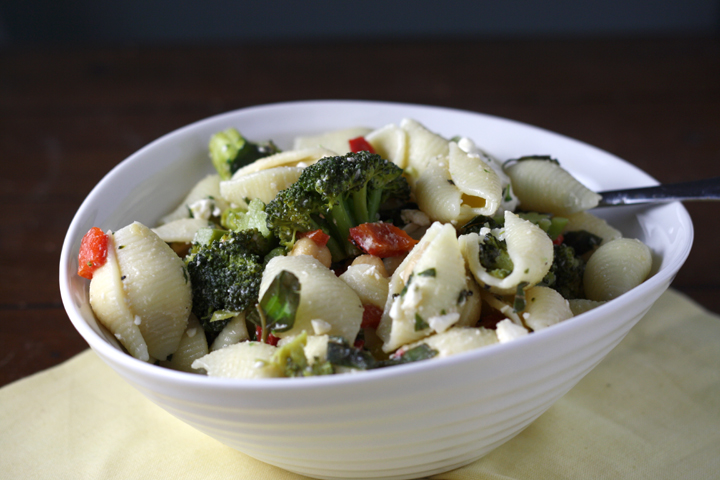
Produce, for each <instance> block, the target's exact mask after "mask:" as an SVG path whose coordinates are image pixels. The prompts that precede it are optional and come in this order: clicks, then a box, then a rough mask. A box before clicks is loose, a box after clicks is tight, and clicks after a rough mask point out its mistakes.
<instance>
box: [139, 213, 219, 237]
mask: <svg viewBox="0 0 720 480" xmlns="http://www.w3.org/2000/svg"><path fill="white" fill-rule="evenodd" d="M209 226H212V223H210V222H209V221H207V220H204V219H202V218H180V219H178V220H173V221H172V222H168V223H165V224H163V225H160V226H159V227H155V228H153V229H152V231H153V232H155V234H156V235H157V236H158V237H160V238H161V239H162V241H163V242H165V243H174V242H181V243H192V241H193V238H195V234H196V233H197V231H198V230H200V229H201V228H205V227H209Z"/></svg>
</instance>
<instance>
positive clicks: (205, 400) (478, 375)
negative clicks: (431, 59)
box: [60, 101, 693, 479]
mask: <svg viewBox="0 0 720 480" xmlns="http://www.w3.org/2000/svg"><path fill="white" fill-rule="evenodd" d="M403 117H410V118H414V119H416V120H418V121H420V122H421V123H423V124H425V125H426V126H427V127H428V128H430V129H431V130H433V131H436V132H439V133H440V134H442V135H445V136H447V137H452V136H454V135H465V136H468V137H470V138H472V139H474V140H475V142H476V143H477V144H478V145H480V146H481V147H483V148H484V149H486V150H488V151H489V152H491V153H493V154H495V155H496V156H498V157H499V158H501V159H506V158H513V157H518V156H521V155H526V154H551V155H553V156H554V157H555V158H558V159H559V160H560V162H561V164H562V165H563V166H564V167H565V168H567V169H568V170H570V171H571V172H572V173H573V174H575V175H576V176H577V177H578V178H579V179H580V180H581V181H583V182H584V183H585V184H586V185H588V186H589V187H590V188H592V189H596V190H604V189H617V188H623V187H635V186H644V185H653V184H656V183H657V182H655V180H653V179H652V178H651V177H649V176H648V175H647V174H645V173H643V172H642V171H640V170H638V169H637V168H635V167H633V166H632V165H630V164H628V163H626V162H624V161H622V160H620V159H618V158H616V157H614V156H612V155H610V154H608V153H606V152H604V151H601V150H598V149H596V148H594V147H591V146H589V145H586V144H583V143H581V142H578V141H575V140H572V139H569V138H566V137H563V136H560V135H557V134H554V133H550V132H547V131H545V130H542V129H539V128H535V127H531V126H528V125H524V124H520V123H517V122H513V121H509V120H504V119H500V118H496V117H490V116H486V115H480V114H477V113H471V112H464V111H458V110H450V109H445V108H436V107H426V106H418V105H403V104H392V103H375V102H354V101H318V102H298V103H285V104H275V105H268V106H261V107H254V108H247V109H243V110H239V111H235V112H230V113H227V114H224V115H219V116H216V117H212V118H209V119H207V120H203V121H200V122H197V123H194V124H192V125H189V126H187V127H184V128H181V129H180V130H177V131H175V132H173V133H170V134H168V135H166V136H164V137H162V138H160V139H159V140H157V141H155V142H153V143H151V144H150V145H148V146H146V147H145V148H143V149H142V150H140V151H139V152H137V153H135V154H134V155H132V156H131V157H130V158H128V159H127V160H125V161H123V162H122V163H120V164H119V165H118V166H117V167H116V168H114V169H113V170H112V171H111V172H110V173H109V174H108V175H107V176H106V177H105V178H104V179H103V180H102V181H101V182H100V183H99V184H98V185H97V186H96V187H95V189H93V191H92V192H91V193H90V195H89V196H88V197H87V199H86V200H85V202H84V203H83V204H82V206H81V207H80V209H79V210H78V212H77V214H76V216H75V218H74V219H73V221H72V224H71V225H70V229H69V231H68V234H67V237H66V239H65V243H64V245H63V250H62V257H61V261H60V288H61V292H62V299H63V303H64V305H65V308H66V310H67V312H68V315H69V317H70V319H71V321H72V322H73V324H74V325H75V327H76V328H77V330H78V331H79V332H80V334H81V335H82V336H83V337H84V338H85V340H86V341H87V342H88V344H90V346H91V347H92V348H93V350H95V352H97V354H98V355H99V356H100V357H101V358H102V359H103V360H104V361H105V362H107V363H108V365H110V366H111V367H112V368H113V369H114V370H115V371H117V372H118V373H119V374H120V375H121V376H122V377H123V378H125V379H126V380H127V381H128V382H130V383H131V384H132V385H133V386H135V387H136V388H137V389H138V390H139V391H141V392H142V393H143V394H145V395H146V396H147V397H148V398H149V399H150V400H152V401H153V402H155V403H156V404H158V405H160V406H161V407H162V408H164V409H166V410H167V411H169V412H170V413H172V414H173V415H175V416H176V417H177V418H179V419H181V420H183V421H184V422H186V423H188V424H190V425H192V426H194V427H195V428H197V429H198V430H200V431H202V432H205V433H206V434H208V435H210V436H212V437H215V438H216V439H218V440H219V441H221V442H223V443H225V444H227V445H229V446H231V447H234V448H236V449H237V450H240V451H242V452H244V453H246V454H248V455H250V456H252V457H255V458H257V459H260V460H262V461H264V462H267V463H270V464H273V465H276V466H279V467H282V468H285V469H287V470H291V471H294V472H297V473H301V474H305V475H308V476H312V477H318V478H394V479H401V478H417V477H420V476H426V475H431V474H434V473H439V472H443V471H447V470H451V469H454V468H457V467H460V466H462V465H465V464H468V463H470V462H472V461H474V460H476V459H478V458H480V457H482V456H483V455H485V454H487V453H488V452H490V451H491V450H492V449H494V448H495V447H497V446H499V445H501V444H502V443H504V442H507V441H508V440H509V439H511V438H512V437H513V436H515V435H516V434H518V433H519V432H520V431H521V430H522V429H523V428H525V427H526V426H527V425H528V424H530V423H531V422H532V421H533V420H534V419H536V418H537V417H538V416H539V415H540V414H542V413H543V412H544V411H545V410H547V409H548V408H549V407H550V406H551V405H552V404H553V403H554V402H555V401H557V400H558V399H559V398H560V397H562V396H563V395H564V394H565V393H566V392H567V391H568V390H570V389H571V388H572V387H573V386H574V385H575V384H576V383H577V382H578V381H579V380H580V379H581V378H582V377H583V376H584V375H586V374H587V373H588V372H589V371H590V370H591V369H592V368H593V367H594V366H595V365H597V364H598V362H600V361H601V360H602V359H603V357H605V355H606V354H607V353H608V352H609V351H610V350H611V349H612V348H613V347H614V346H615V345H617V343H618V342H620V340H621V339H622V338H623V337H624V336H625V335H626V334H627V332H628V330H629V329H630V328H631V327H632V326H633V325H634V324H635V323H636V322H637V321H638V320H639V319H640V318H641V317H642V316H643V315H644V314H645V313H646V312H647V310H648V309H649V308H650V306H651V305H652V304H653V302H654V301H655V300H656V299H657V298H658V297H659V296H660V294H661V293H662V292H663V291H664V290H665V289H666V288H667V287H668V285H669V284H670V282H671V281H672V279H673V277H674V275H675V274H676V272H677V271H678V270H679V268H680V267H681V265H682V264H683V262H684V261H685V259H686V257H687V255H688V253H689V251H690V246H691V243H692V235H693V233H692V232H693V230H692V223H691V221H690V218H689V216H688V214H687V211H686V210H685V209H684V208H683V206H682V205H681V204H679V203H673V204H666V205H662V206H653V207H623V208H615V209H606V210H605V211H602V210H601V211H598V212H597V213H598V214H600V215H602V216H604V217H606V218H608V219H609V221H610V222H611V223H612V224H614V225H615V226H617V227H618V228H620V229H621V230H622V231H623V232H624V234H625V236H628V237H636V238H640V239H641V240H643V241H644V242H645V243H646V244H648V246H649V247H650V248H651V250H652V252H653V257H654V261H653V271H652V277H651V278H649V279H648V280H647V281H646V282H645V283H643V284H642V285H640V286H639V287H637V288H635V289H634V290H632V291H630V292H629V293H627V294H625V295H622V296H621V297H619V298H617V299H616V300H613V301H611V302H609V303H607V304H606V305H603V306H601V307H599V308H597V309H595V310H593V311H590V312H588V313H585V314H583V315H580V316H578V317H575V318H573V319H571V320H569V321H566V322H563V323H561V324H558V325H555V326H553V327H551V328H548V329H546V330H543V331H540V332H537V333H533V334H531V335H529V336H527V337H524V338H520V339H518V340H515V341H513V342H510V343H505V344H498V345H493V346H490V347H486V348H484V349H480V350H476V351H472V352H467V353H464V354H459V355H456V356H454V357H449V358H445V359H438V360H430V361H424V362H418V363H415V364H408V365H402V366H397V367H393V368H387V369H381V370H375V371H370V372H363V373H360V374H355V375H336V376H332V377H317V378H306V379H264V380H227V379H217V378H208V377H204V376H199V375H192V374H185V373H180V372H175V371H171V370H167V369H163V368H160V367H156V366H153V365H149V364H146V363H143V362H140V361H138V360H136V359H134V358H132V357H131V356H129V355H127V354H125V353H123V352H122V351H121V350H120V349H119V347H118V344H117V343H116V342H115V339H114V338H113V337H112V336H111V335H109V334H108V333H107V332H106V331H104V330H103V329H101V328H99V327H98V324H97V322H96V320H95V318H94V317H93V314H92V312H91V310H90V307H89V304H88V284H87V282H86V281H85V280H83V279H82V278H80V277H78V276H77V275H76V273H75V272H76V271H77V251H78V248H79V245H80V240H81V238H82V236H83V234H84V233H85V232H86V231H87V230H88V229H89V228H90V227H92V226H99V227H101V228H103V229H108V228H112V229H118V228H120V227H122V226H124V225H126V224H128V223H130V222H132V221H134V220H138V221H140V222H143V223H146V224H148V225H150V224H154V222H155V221H156V220H157V219H158V218H159V217H160V216H161V215H163V214H165V213H166V212H168V211H170V210H171V209H172V208H173V207H175V206H176V205H177V204H178V203H179V202H180V201H181V200H182V198H183V197H184V195H185V193H186V192H187V191H188V190H189V189H190V187H191V186H192V185H193V184H194V183H195V182H196V181H197V180H198V179H199V178H201V176H202V175H203V174H204V173H206V172H210V171H211V168H212V167H211V165H210V162H209V160H208V154H207V143H208V139H209V138H210V135H211V134H212V133H214V132H216V131H219V130H223V129H225V128H227V127H229V126H234V127H236V128H238V129H239V130H240V131H241V132H242V133H243V134H245V135H246V136H247V137H249V138H251V139H256V140H265V139H273V140H274V141H276V142H277V143H278V144H279V145H280V146H281V148H282V147H285V148H288V147H289V146H290V142H291V140H292V138H293V137H294V136H295V135H303V134H313V133H320V132H324V131H329V130H334V129H340V128H344V127H351V126H368V127H380V126H383V125H385V124H388V123H397V122H399V121H400V120H401V119H402V118H403ZM620 408H622V407H620Z"/></svg>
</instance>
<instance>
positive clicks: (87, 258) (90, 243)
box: [78, 227, 108, 279]
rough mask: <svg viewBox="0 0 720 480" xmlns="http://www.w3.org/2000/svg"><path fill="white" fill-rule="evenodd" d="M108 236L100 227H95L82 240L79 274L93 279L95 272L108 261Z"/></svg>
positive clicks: (79, 255)
mask: <svg viewBox="0 0 720 480" xmlns="http://www.w3.org/2000/svg"><path fill="white" fill-rule="evenodd" d="M107 249H108V237H107V235H106V234H105V232H103V231H102V230H100V229H99V228H98V227H93V228H91V229H90V230H88V232H87V233H86V234H85V236H84V237H83V239H82V241H81V242H80V253H79V254H78V275H80V276H81V277H83V278H87V279H92V277H93V273H94V272H95V270H97V269H98V268H100V267H102V266H103V265H105V262H106V261H107Z"/></svg>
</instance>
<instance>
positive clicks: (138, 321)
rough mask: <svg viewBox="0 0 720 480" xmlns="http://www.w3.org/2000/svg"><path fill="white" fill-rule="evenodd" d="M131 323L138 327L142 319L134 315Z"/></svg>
mask: <svg viewBox="0 0 720 480" xmlns="http://www.w3.org/2000/svg"><path fill="white" fill-rule="evenodd" d="M133 323H134V324H135V325H140V324H141V323H142V318H140V315H135V319H134V320H133Z"/></svg>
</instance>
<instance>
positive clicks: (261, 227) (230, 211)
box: [220, 198, 272, 238]
mask: <svg viewBox="0 0 720 480" xmlns="http://www.w3.org/2000/svg"><path fill="white" fill-rule="evenodd" d="M220 223H221V225H222V226H223V227H225V228H227V229H228V230H248V229H251V228H255V229H257V230H258V231H259V232H260V233H261V234H262V235H263V236H264V237H265V238H270V236H271V235H272V232H271V231H270V230H269V229H268V227H267V214H266V213H265V204H264V203H263V201H262V200H260V199H259V198H254V199H252V200H251V201H250V203H249V204H248V206H247V209H244V208H240V207H230V208H227V209H225V211H224V212H223V213H222V217H221V218H220Z"/></svg>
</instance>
